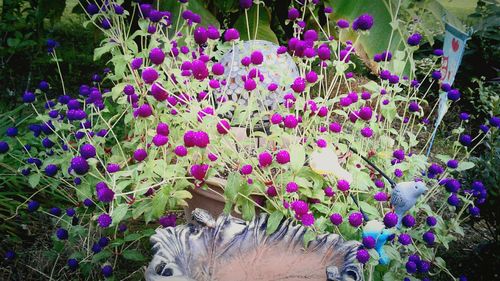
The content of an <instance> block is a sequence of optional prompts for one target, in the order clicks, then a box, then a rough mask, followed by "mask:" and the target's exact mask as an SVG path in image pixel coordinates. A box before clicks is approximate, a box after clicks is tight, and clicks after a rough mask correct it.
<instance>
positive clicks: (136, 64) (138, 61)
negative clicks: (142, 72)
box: [130, 58, 142, 70]
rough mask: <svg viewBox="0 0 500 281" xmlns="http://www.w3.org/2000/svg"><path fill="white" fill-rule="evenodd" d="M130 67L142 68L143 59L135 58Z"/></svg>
mask: <svg viewBox="0 0 500 281" xmlns="http://www.w3.org/2000/svg"><path fill="white" fill-rule="evenodd" d="M130 65H131V66H132V69H136V70H137V69H139V68H141V66H142V58H135V59H133V60H132V62H131V63H130Z"/></svg>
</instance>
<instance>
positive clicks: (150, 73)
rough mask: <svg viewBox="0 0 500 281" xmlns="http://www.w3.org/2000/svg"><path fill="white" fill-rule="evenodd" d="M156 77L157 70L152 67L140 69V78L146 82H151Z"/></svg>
mask: <svg viewBox="0 0 500 281" xmlns="http://www.w3.org/2000/svg"><path fill="white" fill-rule="evenodd" d="M158 77H159V75H158V72H157V71H156V70H155V69H154V68H152V67H148V68H146V69H144V70H143V71H142V79H143V80H144V82H146V84H153V82H154V81H156V79H158Z"/></svg>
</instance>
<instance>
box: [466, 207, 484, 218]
mask: <svg viewBox="0 0 500 281" xmlns="http://www.w3.org/2000/svg"><path fill="white" fill-rule="evenodd" d="M469 214H470V215H471V216H472V217H475V218H477V217H479V215H480V214H481V213H480V209H479V208H478V207H476V206H469Z"/></svg>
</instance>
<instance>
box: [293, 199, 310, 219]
mask: <svg viewBox="0 0 500 281" xmlns="http://www.w3.org/2000/svg"><path fill="white" fill-rule="evenodd" d="M291 208H292V210H293V211H294V212H295V213H296V214H297V215H299V216H301V215H304V214H306V213H307V212H309V206H308V204H307V203H306V202H304V201H302V200H296V201H293V202H292V204H291Z"/></svg>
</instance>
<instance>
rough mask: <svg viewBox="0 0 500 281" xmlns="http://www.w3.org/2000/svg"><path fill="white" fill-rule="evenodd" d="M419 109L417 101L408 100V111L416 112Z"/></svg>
mask: <svg viewBox="0 0 500 281" xmlns="http://www.w3.org/2000/svg"><path fill="white" fill-rule="evenodd" d="M419 109H420V106H419V105H418V103H417V102H414V101H413V102H410V105H409V106H408V110H409V111H410V112H417V111H418V110H419Z"/></svg>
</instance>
